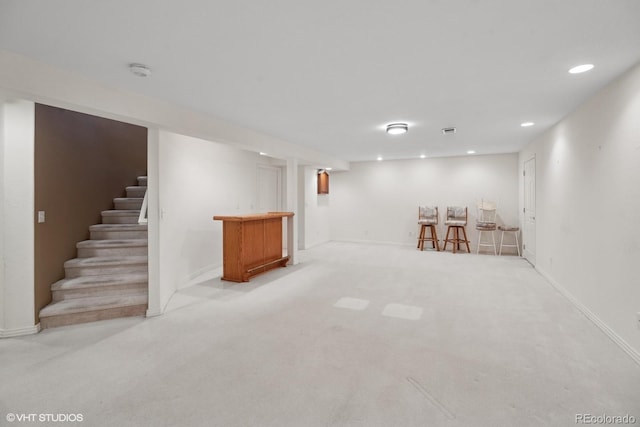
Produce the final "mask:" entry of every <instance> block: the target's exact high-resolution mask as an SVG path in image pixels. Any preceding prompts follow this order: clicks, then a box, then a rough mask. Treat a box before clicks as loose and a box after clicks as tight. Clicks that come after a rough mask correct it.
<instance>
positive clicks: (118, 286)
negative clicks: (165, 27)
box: [51, 273, 149, 301]
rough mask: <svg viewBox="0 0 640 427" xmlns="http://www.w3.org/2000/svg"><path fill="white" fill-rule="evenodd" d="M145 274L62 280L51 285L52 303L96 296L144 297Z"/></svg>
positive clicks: (145, 290) (146, 286)
mask: <svg viewBox="0 0 640 427" xmlns="http://www.w3.org/2000/svg"><path fill="white" fill-rule="evenodd" d="M148 283H149V276H148V274H147V273H131V274H110V275H104V276H82V277H75V278H73V279H62V280H58V281H57V282H56V283H54V284H53V285H51V292H52V296H53V301H62V300H67V299H74V298H87V297H97V296H116V295H120V296H124V295H144V294H146V292H147V289H148V287H149V285H148Z"/></svg>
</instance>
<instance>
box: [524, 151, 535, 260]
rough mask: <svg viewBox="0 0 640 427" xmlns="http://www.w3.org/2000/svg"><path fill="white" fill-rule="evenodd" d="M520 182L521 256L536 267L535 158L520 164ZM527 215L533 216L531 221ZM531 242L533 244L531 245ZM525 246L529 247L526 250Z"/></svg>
mask: <svg viewBox="0 0 640 427" xmlns="http://www.w3.org/2000/svg"><path fill="white" fill-rule="evenodd" d="M529 162H533V164H532V166H533V167H532V168H529V169H530V170H533V174H531V173H530V174H529V176H527V164H528V163H529ZM530 180H533V183H532V184H533V194H529V193H530V192H531V190H530V185H529V184H531V182H530ZM522 182H523V193H522V194H523V200H522V256H523V257H524V258H525V259H526V260H527V261H529V262H530V263H531V265H534V266H535V265H536V229H537V225H536V156H535V155H534V156H533V157H531V158H529V159H527V160H525V161H524V162H523V164H522ZM531 196H532V197H531ZM528 200H529V201H532V202H533V203H532V205H533V209H530V210H529V211H527V201H528ZM529 215H533V216H532V218H531V220H530V219H529ZM532 242H533V244H531V243H532ZM527 244H529V247H528V248H527Z"/></svg>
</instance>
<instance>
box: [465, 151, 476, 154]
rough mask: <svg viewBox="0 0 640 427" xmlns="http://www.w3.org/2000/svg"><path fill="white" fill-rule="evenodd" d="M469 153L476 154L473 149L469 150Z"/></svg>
mask: <svg viewBox="0 0 640 427" xmlns="http://www.w3.org/2000/svg"><path fill="white" fill-rule="evenodd" d="M467 154H476V152H475V151H473V150H469V151H467Z"/></svg>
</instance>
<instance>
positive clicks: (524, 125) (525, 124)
mask: <svg viewBox="0 0 640 427" xmlns="http://www.w3.org/2000/svg"><path fill="white" fill-rule="evenodd" d="M533 125H535V123H533V122H524V123H520V126H522V127H523V128H528V127H529V126H533Z"/></svg>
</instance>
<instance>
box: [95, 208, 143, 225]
mask: <svg viewBox="0 0 640 427" xmlns="http://www.w3.org/2000/svg"><path fill="white" fill-rule="evenodd" d="M139 217H140V210H135V209H127V210H115V209H114V210H109V211H102V223H103V224H137V223H138V218H139Z"/></svg>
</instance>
